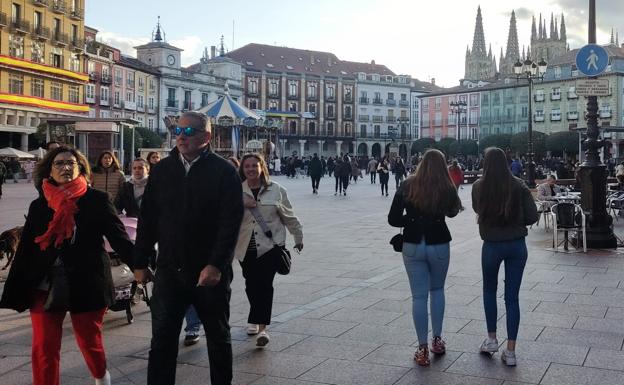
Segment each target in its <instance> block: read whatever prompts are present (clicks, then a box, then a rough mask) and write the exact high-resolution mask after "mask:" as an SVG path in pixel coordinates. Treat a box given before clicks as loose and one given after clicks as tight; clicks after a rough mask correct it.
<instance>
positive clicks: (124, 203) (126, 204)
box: [115, 182, 139, 218]
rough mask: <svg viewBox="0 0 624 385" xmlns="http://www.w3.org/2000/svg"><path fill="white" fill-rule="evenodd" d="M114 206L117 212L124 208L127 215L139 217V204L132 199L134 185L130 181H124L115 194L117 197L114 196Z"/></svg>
mask: <svg viewBox="0 0 624 385" xmlns="http://www.w3.org/2000/svg"><path fill="white" fill-rule="evenodd" d="M115 207H116V208H117V212H119V213H121V212H122V210H125V211H126V216H127V217H132V218H138V217H139V205H138V203H137V201H136V199H134V185H133V184H132V183H130V182H124V184H123V187H122V188H121V190H120V191H119V193H118V194H117V198H115Z"/></svg>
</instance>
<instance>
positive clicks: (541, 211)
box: [529, 189, 552, 230]
mask: <svg viewBox="0 0 624 385" xmlns="http://www.w3.org/2000/svg"><path fill="white" fill-rule="evenodd" d="M530 191H531V195H532V196H533V201H535V208H536V209H537V215H538V217H537V223H536V225H537V227H539V224H540V219H541V218H542V217H544V230H548V229H549V228H550V226H549V222H550V206H551V204H550V203H552V202H546V201H540V200H538V199H537V190H536V189H530ZM529 227H530V228H533V225H531V226H529Z"/></svg>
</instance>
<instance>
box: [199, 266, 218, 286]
mask: <svg viewBox="0 0 624 385" xmlns="http://www.w3.org/2000/svg"><path fill="white" fill-rule="evenodd" d="M220 281H221V271H220V270H219V269H217V268H216V267H215V266H212V265H206V267H204V268H203V269H202V271H201V273H199V279H198V280H197V286H209V287H213V286H217V284H218V283H219V282H220Z"/></svg>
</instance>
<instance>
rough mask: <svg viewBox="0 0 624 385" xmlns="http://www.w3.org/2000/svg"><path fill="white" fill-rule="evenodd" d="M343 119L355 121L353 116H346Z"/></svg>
mask: <svg viewBox="0 0 624 385" xmlns="http://www.w3.org/2000/svg"><path fill="white" fill-rule="evenodd" d="M342 119H344V120H353V115H352V114H344V116H343V117H342Z"/></svg>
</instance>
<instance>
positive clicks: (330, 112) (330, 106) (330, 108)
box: [327, 104, 334, 118]
mask: <svg viewBox="0 0 624 385" xmlns="http://www.w3.org/2000/svg"><path fill="white" fill-rule="evenodd" d="M327 117H328V118H333V117H334V105H333V104H328V105H327Z"/></svg>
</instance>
